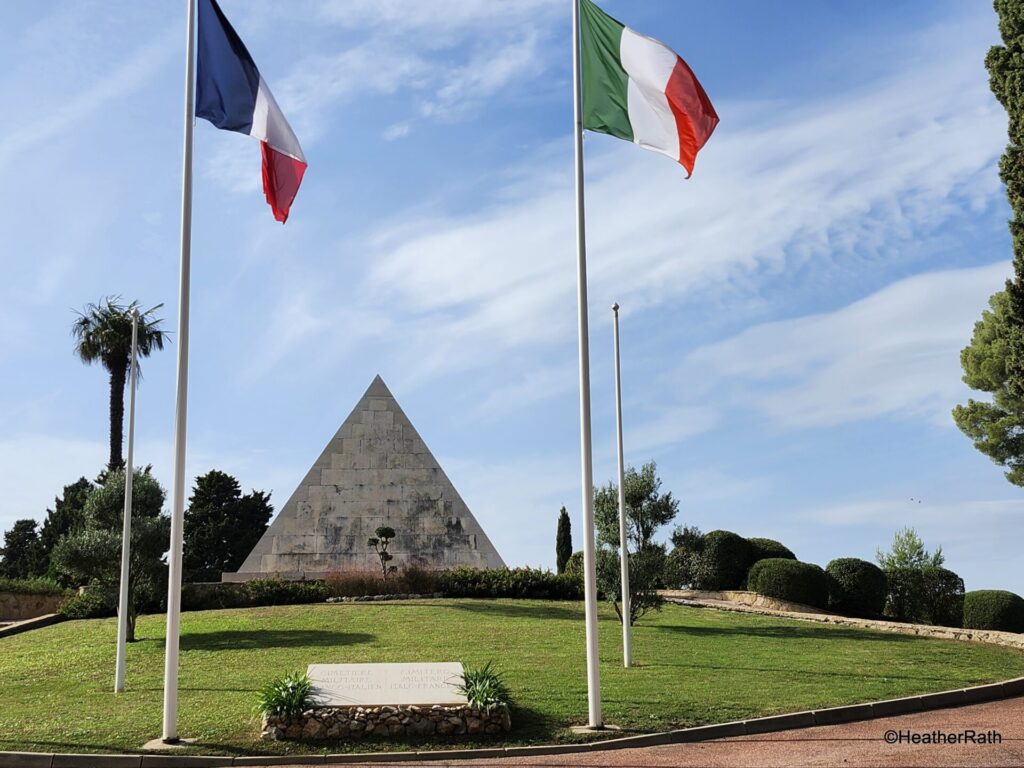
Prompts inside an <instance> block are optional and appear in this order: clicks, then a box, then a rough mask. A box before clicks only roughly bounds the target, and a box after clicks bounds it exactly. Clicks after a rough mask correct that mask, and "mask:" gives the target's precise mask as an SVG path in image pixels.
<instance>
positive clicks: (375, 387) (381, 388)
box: [364, 373, 394, 398]
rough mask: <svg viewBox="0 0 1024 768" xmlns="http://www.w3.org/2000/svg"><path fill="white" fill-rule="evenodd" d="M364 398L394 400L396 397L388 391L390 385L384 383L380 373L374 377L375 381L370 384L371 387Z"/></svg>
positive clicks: (367, 389)
mask: <svg viewBox="0 0 1024 768" xmlns="http://www.w3.org/2000/svg"><path fill="white" fill-rule="evenodd" d="M364 397H390V398H394V395H392V394H391V390H390V389H388V385H387V384H385V383H384V379H382V378H381V377H380V374H379V373H378V374H377V375H376V376H374V377H373V381H371V382H370V386H369V387H367V388H366V394H365V395H364Z"/></svg>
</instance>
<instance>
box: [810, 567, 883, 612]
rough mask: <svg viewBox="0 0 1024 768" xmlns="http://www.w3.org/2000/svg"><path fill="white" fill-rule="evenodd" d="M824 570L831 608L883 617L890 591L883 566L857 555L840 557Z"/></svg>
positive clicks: (836, 610) (832, 609)
mask: <svg viewBox="0 0 1024 768" xmlns="http://www.w3.org/2000/svg"><path fill="white" fill-rule="evenodd" d="M825 573H826V574H827V575H828V609H829V610H830V611H834V612H835V613H841V614H843V615H845V616H858V617H861V618H869V619H870V618H876V617H878V616H881V614H882V611H883V609H884V608H885V598H886V596H887V595H888V592H889V581H888V579H886V577H885V573H884V572H883V571H882V569H881V568H879V567H878V566H877V565H875V564H874V563H869V562H868V561H867V560H860V559H858V558H856V557H840V558H838V559H836V560H833V561H832V562H830V563H829V564H828V565H827V566H826V567H825Z"/></svg>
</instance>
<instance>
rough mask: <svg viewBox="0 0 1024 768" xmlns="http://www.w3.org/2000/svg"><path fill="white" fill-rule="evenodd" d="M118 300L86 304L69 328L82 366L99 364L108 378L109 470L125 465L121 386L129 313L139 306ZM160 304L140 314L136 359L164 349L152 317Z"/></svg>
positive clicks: (127, 362) (125, 375) (128, 354)
mask: <svg viewBox="0 0 1024 768" xmlns="http://www.w3.org/2000/svg"><path fill="white" fill-rule="evenodd" d="M120 299H121V297H120V296H108V297H107V298H105V299H102V300H101V301H100V303H99V304H86V305H85V308H84V309H83V310H82V311H81V312H79V313H78V319H77V320H75V322H74V324H73V325H72V326H71V335H72V336H74V337H75V354H77V355H78V357H79V358H81V360H82V362H83V363H86V364H87V365H88V364H91V363H95V362H97V361H98V362H100V363H102V364H103V367H104V368H106V369H107V372H108V373H109V374H110V462H109V464H108V466H109V468H110V469H117V468H119V467H121V466H123V465H124V458H123V457H122V455H121V442H122V432H123V429H124V385H125V381H126V380H127V378H128V366H129V365H130V362H131V354H132V312H134V311H136V310H138V308H139V302H138V301H133V302H132V303H131V304H129V305H128V306H123V305H121V304H118V301H119V300H120ZM162 306H163V304H157V305H156V306H155V307H152V308H151V309H147V310H146V311H145V312H141V311H140V312H139V333H138V345H139V346H138V356H139V357H140V358H142V357H149V355H150V353H151V352H153V350H156V349H163V348H164V340H165V339H166V337H167V334H165V333H164V332H163V331H162V330H160V328H159V325H160V323H161V320H160V318H158V317H154V316H153V313H154V312H155V311H156V310H158V309H160V307H162Z"/></svg>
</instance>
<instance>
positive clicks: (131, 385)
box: [114, 307, 139, 693]
mask: <svg viewBox="0 0 1024 768" xmlns="http://www.w3.org/2000/svg"><path fill="white" fill-rule="evenodd" d="M138 345H139V310H137V309H135V308H134V307H132V354H131V363H130V367H129V369H128V460H127V462H126V463H125V470H124V522H123V524H122V527H121V585H120V586H121V589H120V595H119V597H118V601H117V663H116V665H115V668H114V693H123V692H124V657H125V646H126V644H127V642H128V579H129V577H130V568H131V566H130V563H131V550H132V481H133V480H134V479H135V377H136V372H135V367H136V363H135V360H136V356H137V355H138Z"/></svg>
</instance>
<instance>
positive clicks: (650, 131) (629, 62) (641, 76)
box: [619, 27, 679, 160]
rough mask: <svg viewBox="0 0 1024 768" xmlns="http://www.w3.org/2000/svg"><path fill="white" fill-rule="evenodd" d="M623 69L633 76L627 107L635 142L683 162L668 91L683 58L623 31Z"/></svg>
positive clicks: (651, 40)
mask: <svg viewBox="0 0 1024 768" xmlns="http://www.w3.org/2000/svg"><path fill="white" fill-rule="evenodd" d="M620 46H621V47H620V51H619V53H620V55H621V57H622V68H623V69H624V70H626V74H627V75H628V76H629V83H628V85H627V90H626V103H627V105H628V109H629V122H630V125H631V126H632V127H633V141H634V142H636V143H637V144H639V145H640V146H641V147H645V148H647V149H653V150H655V151H657V152H661V153H663V154H665V155H668V156H669V157H671V158H673V159H675V160H678V159H679V129H678V127H677V126H676V118H675V115H674V114H672V109H671V108H670V107H669V105H668V97H666V96H665V89H666V88H667V87H668V82H669V80H670V79H671V77H672V73H673V72H674V71H675V68H676V62H677V61H678V60H679V57H678V56H676V54H675V52H674V51H673V50H672V49H671V48H668V47H666V46H665V45H663V44H662V43H660V42H658V41H657V40H654V39H653V38H650V37H646V36H644V35H641V34H639V33H637V32H634V31H633V30H632V29H630V28H629V27H626V28H624V29H623V30H622V42H621V44H620Z"/></svg>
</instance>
